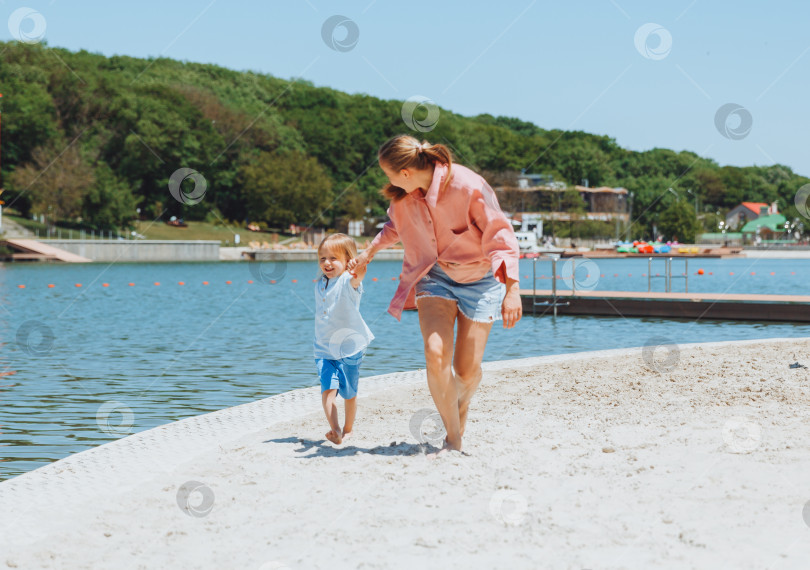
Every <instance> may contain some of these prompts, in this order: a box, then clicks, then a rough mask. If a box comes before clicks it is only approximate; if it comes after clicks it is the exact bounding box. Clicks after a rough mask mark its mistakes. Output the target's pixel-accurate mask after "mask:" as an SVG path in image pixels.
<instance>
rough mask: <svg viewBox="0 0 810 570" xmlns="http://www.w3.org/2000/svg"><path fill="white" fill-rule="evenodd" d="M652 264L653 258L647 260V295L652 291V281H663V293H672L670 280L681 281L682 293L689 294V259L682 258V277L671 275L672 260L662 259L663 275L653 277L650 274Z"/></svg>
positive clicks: (669, 258) (668, 258)
mask: <svg viewBox="0 0 810 570" xmlns="http://www.w3.org/2000/svg"><path fill="white" fill-rule="evenodd" d="M652 262H653V258H652V257H648V258H647V292H648V293H649V292H650V291H652V280H653V279H663V280H664V292H665V293H671V292H672V280H673V279H683V284H684V291H685V292H686V293H688V292H689V259H688V258H683V263H684V269H683V275H672V258H671V257H667V258H665V259H664V274H663V275H659V274H656V275H653V274H652Z"/></svg>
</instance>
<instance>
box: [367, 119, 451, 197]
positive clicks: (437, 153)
mask: <svg viewBox="0 0 810 570" xmlns="http://www.w3.org/2000/svg"><path fill="white" fill-rule="evenodd" d="M377 159H378V160H379V161H380V162H381V163H383V164H385V165H386V166H387V167H388V168H390V169H391V170H393V171H394V172H399V171H400V170H402V169H403V168H415V169H417V170H425V169H426V168H428V167H429V166H430V165H431V164H433V163H435V162H438V163H440V164H446V165H447V166H448V173H449V169H450V168H452V165H453V155H452V153H451V152H450V149H449V148H447V147H446V146H444V145H443V144H430V143H429V142H427V141H423V142H421V143H420V142H419V140H418V139H416V138H414V137H412V136H411V135H397V136H395V137H392V138H390V139H388V140H387V141H386V142H385V143H384V144H383V145H382V146H381V147H380V150H378V151H377ZM449 180H450V177H449V176H448V177H447V180H446V181H445V185H446V184H447V182H448V181H449ZM380 193H381V194H382V195H383V196H385V197H386V198H388V199H389V200H391V201H393V202H396V201H397V200H401V199H403V198H404V197H405V196H407V195H408V193H407V192H406V191H405V190H403V189H402V188H400V187H398V186H394V185H393V184H388V185H387V186H385V188H383V189H382V190H381V191H380Z"/></svg>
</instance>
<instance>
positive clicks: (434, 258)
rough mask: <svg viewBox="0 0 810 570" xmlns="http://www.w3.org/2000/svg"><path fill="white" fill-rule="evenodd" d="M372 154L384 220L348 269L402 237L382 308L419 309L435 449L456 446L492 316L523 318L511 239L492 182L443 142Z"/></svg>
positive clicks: (401, 145) (407, 141) (402, 139)
mask: <svg viewBox="0 0 810 570" xmlns="http://www.w3.org/2000/svg"><path fill="white" fill-rule="evenodd" d="M378 159H379V163H380V167H381V168H382V170H383V172H385V175H386V176H387V177H388V180H389V182H390V184H389V185H388V186H386V187H385V188H384V189H383V190H382V193H383V195H384V196H386V197H387V198H388V199H389V200H391V205H390V207H389V208H388V217H389V218H390V220H389V221H388V222H387V223H386V224H385V226H384V227H383V229H382V231H381V232H380V233H379V234H378V235H377V237H375V238H374V241H373V242H372V243H371V245H370V246H369V247H368V248H367V249H366V250H365V251H363V253H362V254H360V255H359V256H358V257H357V258H356V259H353V260H352V261H351V262H350V263H349V269H354V267H356V266H364V265H366V264H367V263H369V262H370V261H371V259H372V258H373V257H374V255H375V254H376V253H377V252H378V251H379V250H381V249H384V248H386V247H390V246H392V245H393V244H395V243H396V242H398V241H401V242H402V245H403V246H404V247H405V259H404V261H403V264H402V274H401V275H400V283H399V287H398V288H397V291H396V293H395V294H394V298H393V300H392V301H391V305H390V306H389V308H388V312H389V313H391V314H392V315H393V316H394V317H395V318H396V319H397V320H399V319H400V317H401V315H402V310H403V309H409V308H414V307H416V308H417V309H418V311H419V326H420V328H421V330H422V337H423V339H424V343H425V364H426V369H427V379H428V387H429V388H430V394H431V396H433V402H434V403H435V404H436V409H437V410H438V411H439V414H440V415H441V418H442V422H444V427H445V429H446V430H447V437H446V439H445V444H444V447H443V450H447V449H449V450H457V451H461V440H462V437H463V436H464V427H465V424H466V422H467V411H468V409H469V405H470V400H471V399H472V396H473V394H475V391H476V389H477V388H478V384H479V383H480V382H481V376H482V372H481V359H482V358H483V356H484V348H486V344H487V338H488V337H489V332H490V329H491V328H492V323H493V322H494V321H496V320H499V319H501V318H503V321H504V328H512V327H514V326H515V324H516V323H517V322H518V321H519V320H520V317H521V315H522V310H521V301H520V292H519V275H518V254H519V250H518V243H517V239H516V238H515V234H514V231H513V230H512V227H511V225H510V224H509V220H507V219H506V216H504V214H503V212H502V211H501V209H500V207H499V206H498V201H497V199H496V197H495V193H494V192H493V191H492V188H490V187H489V185H488V184H487V183H486V181H485V180H484V179H483V178H482V177H481V176H479V175H478V174H476V173H475V172H473V171H472V170H470V169H469V168H466V167H464V166H460V165H457V164H453V162H452V156H451V154H450V150H449V149H448V148H447V147H446V146H444V145H442V144H435V145H431V144H429V143H426V142H425V143H420V142H419V141H418V140H417V139H415V138H414V137H411V136H408V135H399V136H396V137H394V138H392V139H390V140H389V141H388V142H386V143H385V144H384V145H382V147H380V150H379V152H378ZM456 322H458V331H457V334H456V344H455V350H454V347H453V332H454V331H453V329H454V327H455V324H456ZM451 364H452V368H451ZM454 372H455V374H454Z"/></svg>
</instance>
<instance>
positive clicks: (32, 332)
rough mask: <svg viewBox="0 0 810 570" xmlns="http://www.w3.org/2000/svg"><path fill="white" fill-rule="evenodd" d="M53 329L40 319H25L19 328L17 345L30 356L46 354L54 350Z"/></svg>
mask: <svg viewBox="0 0 810 570" xmlns="http://www.w3.org/2000/svg"><path fill="white" fill-rule="evenodd" d="M54 338H56V336H55V335H54V334H53V329H52V328H51V327H49V326H48V325H46V324H45V323H42V322H40V321H25V322H24V323H23V324H21V325H20V327H19V328H18V329H17V337H16V341H17V346H19V347H20V349H21V350H22V351H23V352H24V353H26V354H27V355H29V356H45V355H46V354H48V353H49V352H50V351H51V350H53V341H54Z"/></svg>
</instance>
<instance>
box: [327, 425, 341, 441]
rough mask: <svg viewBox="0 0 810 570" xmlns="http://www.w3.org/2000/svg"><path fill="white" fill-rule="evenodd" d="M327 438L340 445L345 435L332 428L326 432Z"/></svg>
mask: <svg viewBox="0 0 810 570" xmlns="http://www.w3.org/2000/svg"><path fill="white" fill-rule="evenodd" d="M326 439H328V440H329V441H331V442H332V443H334V444H335V445H340V444H341V443H343V436H342V434H341V433H340V432H338V431H335V430H333V429H330V430H329V431H328V432H326Z"/></svg>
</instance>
